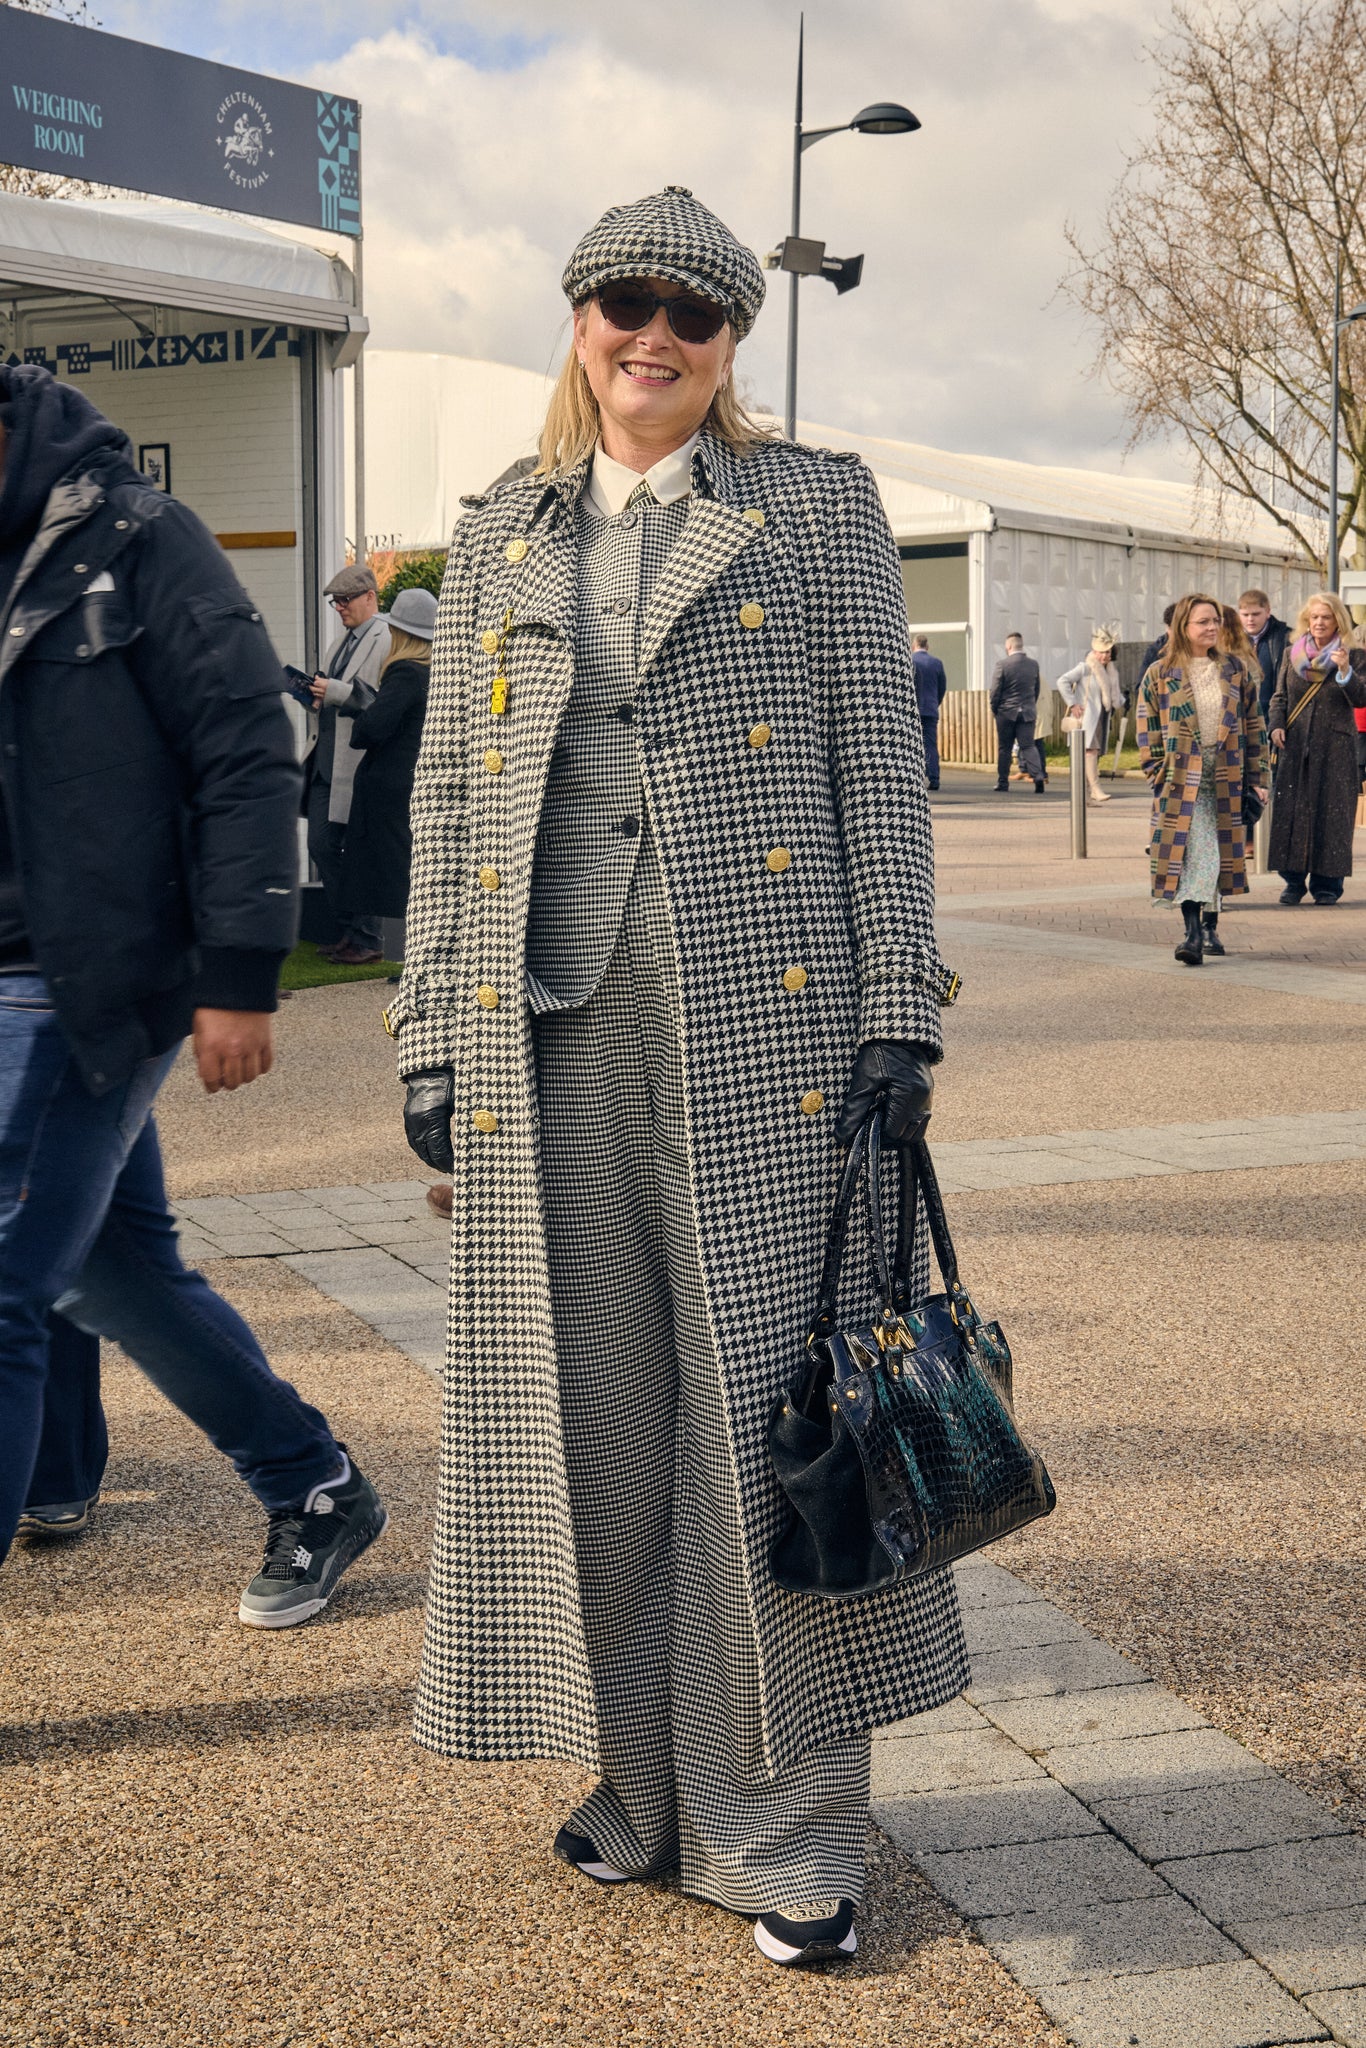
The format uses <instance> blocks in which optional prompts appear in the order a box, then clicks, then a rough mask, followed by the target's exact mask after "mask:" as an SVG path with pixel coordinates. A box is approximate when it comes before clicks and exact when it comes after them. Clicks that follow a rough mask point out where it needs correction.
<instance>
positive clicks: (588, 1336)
mask: <svg viewBox="0 0 1366 2048" xmlns="http://www.w3.org/2000/svg"><path fill="white" fill-rule="evenodd" d="M672 960H673V948H672V942H671V938H670V932H669V912H668V904H667V899H666V896H665V893H664V888H663V882H662V878H661V876H660V871H659V865H658V859H657V855H656V853H655V847H654V840H653V834H652V833H651V831H650V828H649V820H648V817H647V818H646V820H645V831H644V833H643V835H642V843H641V846H640V851H639V858H638V860H637V863H636V870H635V876H634V879H633V882H632V885H631V890H630V893H629V895H628V897H627V901H626V907H625V912H624V915H623V918H622V923H621V929H620V933H619V935H618V938H617V942H616V946H615V948H614V950H613V952H612V954H611V957H610V959H609V962H608V965H607V969H606V972H605V973H604V974H603V977H602V979H601V981H600V982H599V984H598V986H597V989H596V990H595V992H594V994H593V995H592V996H591V997H590V998H589V1000H588V1001H587V1003H585V1004H584V1005H582V1006H581V1007H580V1008H577V1009H570V1010H557V1011H551V1012H549V1013H547V1014H544V1015H540V1016H537V1017H535V1018H534V1020H533V1026H532V1028H533V1033H534V1038H535V1046H536V1075H537V1090H538V1096H539V1105H540V1126H541V1152H542V1170H543V1175H544V1190H545V1217H546V1229H547V1235H548V1248H549V1252H550V1292H551V1308H552V1314H553V1317H554V1324H555V1337H556V1345H557V1349H558V1355H559V1360H560V1400H561V1410H562V1416H563V1432H564V1452H565V1463H566V1468H567V1478H568V1486H569V1496H570V1512H571V1517H572V1522H573V1529H574V1542H575V1549H576V1553H577V1562H578V1575H579V1585H580V1597H581V1602H582V1608H583V1621H584V1630H585V1634H586V1638H587V1646H588V1656H589V1662H590V1666H591V1672H592V1682H593V1689H594V1695H595V1704H596V1709H597V1720H598V1732H599V1744H600V1755H601V1768H602V1778H601V1781H600V1783H599V1784H598V1786H597V1787H596V1789H595V1790H594V1791H593V1792H592V1793H591V1794H590V1796H589V1797H588V1799H587V1800H586V1801H585V1802H584V1803H583V1805H582V1806H580V1807H579V1809H578V1811H577V1812H576V1813H575V1815H574V1816H573V1818H572V1820H571V1821H570V1823H569V1825H570V1826H571V1828H573V1829H574V1831H575V1832H577V1833H579V1834H583V1835H586V1836H587V1837H588V1838H589V1839H590V1840H591V1841H592V1842H593V1843H594V1845H595V1846H596V1848H597V1849H598V1852H599V1854H600V1855H601V1856H603V1857H604V1858H605V1859H606V1860H607V1861H608V1862H609V1863H612V1864H615V1865H616V1866H617V1867H618V1868H619V1869H622V1870H626V1871H630V1872H632V1873H639V1874H642V1875H644V1874H655V1873H662V1872H665V1871H674V1870H677V1871H678V1872H679V1873H680V1875H681V1879H682V1884H683V1888H684V1890H685V1891H687V1892H690V1893H692V1894H693V1895H694V1896H696V1897H699V1898H704V1899H709V1900H711V1901H712V1902H713V1903H714V1904H716V1905H719V1906H726V1907H729V1908H731V1909H732V1910H733V1911H737V1912H746V1913H760V1912H764V1911H767V1910H768V1909H770V1908H772V1907H780V1906H786V1907H789V1908H791V1907H793V1906H798V1905H810V1904H815V1903H818V1902H821V1901H824V1900H833V1899H840V1898H847V1899H853V1900H855V1901H857V1900H858V1898H859V1897H860V1895H861V1892H862V1885H863V1859H864V1838H865V1832H866V1827H867V1819H868V1799H869V1755H870V1743H869V1736H868V1734H867V1732H866V1731H864V1732H861V1733H857V1734H853V1735H848V1736H845V1737H842V1738H841V1739H839V1740H837V1741H833V1742H828V1743H826V1744H824V1745H823V1746H822V1747H820V1748H817V1749H815V1750H813V1751H811V1752H809V1753H808V1754H807V1755H805V1756H802V1757H800V1758H799V1759H797V1760H796V1761H795V1762H793V1763H791V1764H789V1765H788V1766H787V1767H786V1768H784V1769H783V1770H781V1771H780V1772H779V1774H778V1775H777V1777H776V1778H767V1779H766V1778H765V1776H764V1767H763V1744H762V1734H761V1721H760V1701H759V1674H758V1660H757V1656H756V1650H755V1643H754V1638H753V1633H752V1624H751V1621H750V1619H749V1614H748V1610H747V1604H746V1601H745V1597H744V1591H743V1563H742V1552H741V1539H740V1529H739V1523H738V1517H737V1507H736V1502H737V1477H736V1474H735V1471H734V1469H733V1466H732V1460H731V1452H730V1440H729V1435H728V1432H727V1428H726V1420H725V1416H724V1413H723V1408H722V1397H721V1387H720V1380H719V1375H718V1372H717V1364H716V1358H715V1355H714V1352H713V1348H712V1343H711V1338H710V1334H709V1323H708V1316H707V1308H706V1301H705V1298H704V1291H703V1282H702V1274H701V1269H700V1265H699V1261H698V1254H697V1222H696V1217H695V1215H694V1210H693V1199H692V1187H691V1181H690V1176H689V1168H688V1151H687V1133H686V1124H685V1118H684V1098H683V1066H682V1057H681V1052H680V1045H679V1037H678V1028H677V1022H676V1020H677V1018H678V1015H679V1002H678V995H677V991H676V989H675V988H674V987H673V986H672V979H673V972H674V970H673V967H672ZM736 1114H737V1115H743V1114H744V1105H743V1104H737V1105H736Z"/></svg>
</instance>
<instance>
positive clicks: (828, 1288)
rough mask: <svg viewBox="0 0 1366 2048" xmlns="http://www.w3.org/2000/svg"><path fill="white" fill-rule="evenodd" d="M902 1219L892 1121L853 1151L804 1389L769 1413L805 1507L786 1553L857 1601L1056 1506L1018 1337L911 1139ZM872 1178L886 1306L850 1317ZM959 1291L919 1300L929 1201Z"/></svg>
mask: <svg viewBox="0 0 1366 2048" xmlns="http://www.w3.org/2000/svg"><path fill="white" fill-rule="evenodd" d="M898 1152H899V1156H900V1161H901V1186H900V1196H899V1215H898V1231H897V1243H896V1249H895V1255H894V1258H893V1260H892V1261H891V1262H890V1263H889V1260H888V1257H887V1245H886V1238H885V1235H884V1231H883V1204H882V1172H883V1144H882V1118H881V1114H880V1112H876V1111H875V1112H874V1113H873V1115H872V1116H871V1117H870V1118H869V1120H868V1122H867V1124H865V1125H864V1127H863V1128H862V1130H860V1132H859V1134H858V1136H857V1137H856V1138H855V1140H854V1143H853V1144H852V1145H851V1146H850V1148H849V1155H848V1158H847V1160H846V1161H845V1167H844V1173H843V1176H842V1179H841V1182H840V1188H839V1193H838V1196H837V1198H836V1201H835V1212H834V1216H833V1218H832V1220H831V1225H830V1237H829V1242H828V1244H827V1247H826V1255H825V1266H824V1270H823V1272H822V1275H821V1289H820V1300H819V1302H818V1303H817V1306H816V1313H815V1316H814V1317H813V1319H812V1322H811V1328H810V1332H809V1334H808V1337H807V1352H808V1357H809V1360H810V1364H809V1367H808V1370H807V1373H806V1375H805V1378H804V1380H803V1381H802V1383H801V1385H800V1387H799V1388H798V1389H797V1390H796V1391H793V1390H792V1389H789V1388H784V1389H783V1391H782V1393H781V1394H780V1395H779V1397H778V1399H777V1401H776V1403H775V1404H774V1408H773V1412H772V1414H771V1416H770V1418H769V1430H768V1441H769V1453H770V1456H771V1457H772V1460H773V1468H774V1471H775V1472H776V1473H777V1476H778V1482H779V1484H780V1486H781V1487H782V1489H783V1491H784V1493H785V1494H786V1496H787V1499H788V1502H789V1505H790V1509H791V1512H790V1514H789V1515H788V1518H787V1522H786V1525H785V1527H784V1528H783V1531H782V1533H781V1535H780V1536H779V1537H778V1539H777V1541H776V1542H775V1543H774V1545H773V1548H772V1551H771V1554H770V1563H771V1567H772V1571H773V1576H774V1578H775V1579H776V1580H777V1582H778V1584H779V1585H780V1586H781V1587H782V1588H783V1589H784V1590H785V1591H786V1592H789V1593H808V1594H812V1595H815V1596H816V1597H818V1598H820V1599H826V1600H856V1599H860V1598H862V1597H863V1596H865V1595H867V1594H869V1593H879V1592H882V1591H883V1590H884V1589H885V1588H887V1587H889V1586H894V1585H897V1584H898V1583H900V1582H901V1581H902V1580H906V1579H913V1578H918V1577H920V1576H921V1575H923V1574H924V1573H925V1572H930V1571H934V1570H936V1569H937V1568H938V1567H939V1566H941V1565H946V1564H949V1563H951V1562H952V1561H953V1559H954V1558H957V1557H965V1556H966V1555H967V1554H968V1553H969V1552H970V1551H973V1550H980V1549H981V1548H982V1547H983V1545H985V1544H988V1543H994V1542H996V1541H997V1539H998V1538H999V1537H1002V1536H1006V1535H1009V1534H1010V1532H1011V1531H1012V1530H1014V1529H1021V1528H1023V1527H1024V1525H1025V1524H1026V1523H1027V1522H1032V1521H1035V1520H1037V1519H1038V1517H1039V1516H1041V1515H1046V1514H1048V1513H1050V1512H1051V1510H1052V1508H1053V1506H1054V1504H1055V1501H1056V1495H1055V1493H1054V1490H1053V1483H1052V1481H1051V1480H1050V1478H1049V1476H1048V1473H1047V1471H1046V1470H1045V1468H1044V1462H1043V1459H1042V1458H1041V1457H1040V1456H1039V1454H1038V1452H1037V1451H1035V1450H1032V1449H1031V1448H1030V1447H1029V1445H1028V1444H1026V1443H1025V1441H1024V1439H1023V1438H1022V1437H1021V1435H1020V1433H1019V1431H1018V1429H1017V1428H1016V1426H1015V1418H1014V1412H1013V1405H1012V1386H1011V1362H1010V1347H1009V1345H1008V1344H1007V1343H1006V1340H1005V1336H1004V1334H1003V1332H1002V1330H1001V1326H1000V1324H999V1323H984V1322H983V1321H982V1319H981V1317H980V1316H979V1315H978V1313H977V1311H976V1309H975V1308H974V1307H973V1305H972V1302H971V1300H970V1299H969V1297H968V1294H967V1292H966V1290H965V1289H964V1287H963V1285H962V1282H961V1281H960V1279H959V1277H958V1261H957V1258H956V1257H955V1254H954V1249H953V1241H952V1239H951V1237H950V1236H949V1226H948V1219H947V1217H946V1216H945V1214H944V1205H943V1202H942V1200H941V1198H940V1193H939V1183H938V1181H937V1180H936V1178H935V1172H934V1166H933V1164H932V1162H931V1160H930V1154H929V1148H928V1147H927V1146H926V1144H925V1143H924V1141H923V1139H922V1140H919V1141H918V1142H917V1143H915V1144H914V1145H910V1146H906V1147H899V1148H898ZM865 1172H866V1175H867V1179H868V1195H869V1213H870V1217H871V1221H872V1235H873V1256H874V1261H875V1267H876V1276H877V1286H878V1295H879V1300H880V1304H881V1306H880V1311H879V1314H878V1317H877V1320H876V1322H874V1323H872V1324H869V1325H866V1326H864V1327H862V1328H858V1329H846V1330H842V1329H840V1328H839V1327H838V1324H837V1316H836V1299H837V1296H838V1292H839V1281H840V1270H841V1267H842V1265H843V1262H844V1249H845V1240H846V1238H847V1236H848V1232H849V1217H850V1212H851V1209H852V1207H853V1202H854V1196H855V1194H856V1192H857V1189H858V1184H859V1180H860V1178H861V1177H862V1176H863V1175H864V1174H865ZM921 1197H923V1199H924V1203H925V1212H926V1217H927V1220H928V1223H929V1229H930V1238H931V1242H932V1243H933V1245H934V1252H935V1257H936V1259H937V1261H938V1264H939V1270H940V1273H941V1274H942V1276H943V1281H944V1290H945V1291H944V1292H943V1293H942V1294H934V1295H931V1296H929V1298H928V1299H927V1300H924V1301H921V1302H918V1303H914V1304H913V1303H912V1301H911V1298H910V1274H911V1259H912V1252H913V1248H914V1241H915V1222H916V1212H917V1207H918V1201H919V1199H920V1198H921Z"/></svg>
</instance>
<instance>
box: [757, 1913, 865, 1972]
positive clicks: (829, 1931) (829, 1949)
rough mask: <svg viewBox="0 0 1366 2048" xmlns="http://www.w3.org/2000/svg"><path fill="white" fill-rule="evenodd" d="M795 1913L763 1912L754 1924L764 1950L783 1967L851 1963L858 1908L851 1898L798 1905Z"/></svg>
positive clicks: (761, 1950)
mask: <svg viewBox="0 0 1366 2048" xmlns="http://www.w3.org/2000/svg"><path fill="white" fill-rule="evenodd" d="M793 1915H794V1916H795V1917H789V1916H788V1915H787V1914H786V1913H761V1914H760V1915H759V1918H758V1919H757V1920H756V1921H755V1923H754V1939H755V1941H756V1942H757V1944H758V1946H759V1950H760V1953H761V1954H763V1955H766V1956H767V1957H768V1959H769V1961H770V1962H771V1963H777V1964H778V1965H779V1966H780V1968H782V1969H785V1970H790V1969H791V1968H792V1965H793V1964H794V1963H839V1962H847V1961H848V1959H849V1957H850V1956H852V1955H853V1954H854V1953H855V1951H856V1950H857V1948H858V1936H857V1934H855V1932H854V1908H853V1905H852V1904H851V1902H850V1901H849V1900H848V1899H827V1900H825V1901H824V1902H823V1903H822V1904H820V1905H812V1906H796V1907H794V1908H793Z"/></svg>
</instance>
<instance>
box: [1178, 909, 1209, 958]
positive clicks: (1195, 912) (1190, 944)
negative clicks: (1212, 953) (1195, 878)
mask: <svg viewBox="0 0 1366 2048" xmlns="http://www.w3.org/2000/svg"><path fill="white" fill-rule="evenodd" d="M1181 915H1182V916H1183V917H1184V918H1185V920H1186V935H1185V937H1184V938H1183V939H1182V941H1181V944H1180V945H1179V946H1178V947H1177V949H1176V957H1177V959H1178V960H1179V961H1181V963H1182V965H1183V966H1185V967H1198V966H1199V965H1200V963H1201V961H1202V960H1203V959H1204V957H1205V940H1204V934H1203V932H1202V931H1201V928H1200V905H1199V904H1198V903H1183V904H1182V905H1181Z"/></svg>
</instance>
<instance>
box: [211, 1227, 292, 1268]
mask: <svg viewBox="0 0 1366 2048" xmlns="http://www.w3.org/2000/svg"><path fill="white" fill-rule="evenodd" d="M256 1220H257V1222H258V1224H259V1222H260V1221H261V1219H260V1217H258V1218H257V1219H256ZM210 1242H211V1243H212V1245H213V1246H214V1256H215V1257H216V1258H220V1259H272V1258H278V1257H280V1255H281V1254H282V1253H284V1252H292V1251H293V1249H294V1246H293V1245H292V1244H291V1243H290V1241H289V1239H288V1238H287V1237H277V1236H276V1234H275V1232H274V1231H271V1230H260V1229H258V1230H254V1231H235V1230H234V1231H226V1230H219V1231H215V1232H214V1234H213V1236H212V1238H211V1239H210Z"/></svg>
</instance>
